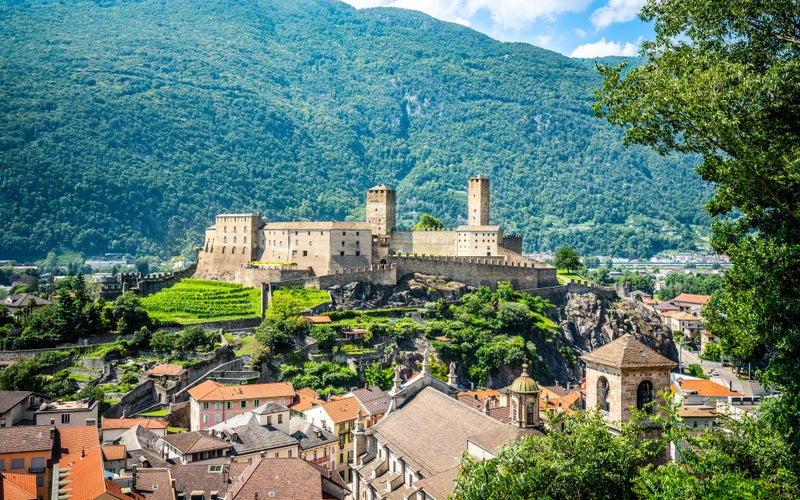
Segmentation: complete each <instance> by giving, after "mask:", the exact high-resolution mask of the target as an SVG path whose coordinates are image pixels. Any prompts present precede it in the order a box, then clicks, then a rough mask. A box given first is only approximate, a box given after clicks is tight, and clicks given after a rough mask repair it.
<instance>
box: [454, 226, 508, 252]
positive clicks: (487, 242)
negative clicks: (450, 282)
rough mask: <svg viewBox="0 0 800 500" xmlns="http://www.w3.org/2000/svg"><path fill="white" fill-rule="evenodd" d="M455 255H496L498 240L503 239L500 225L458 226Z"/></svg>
mask: <svg viewBox="0 0 800 500" xmlns="http://www.w3.org/2000/svg"><path fill="white" fill-rule="evenodd" d="M457 232H458V247H457V250H456V255H458V256H472V257H483V256H492V255H498V242H500V241H503V230H502V229H500V226H461V227H459V228H458V231H457Z"/></svg>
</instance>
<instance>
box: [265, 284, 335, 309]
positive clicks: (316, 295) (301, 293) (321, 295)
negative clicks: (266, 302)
mask: <svg viewBox="0 0 800 500" xmlns="http://www.w3.org/2000/svg"><path fill="white" fill-rule="evenodd" d="M281 295H291V296H292V297H294V298H295V299H296V300H297V301H298V302H299V303H298V307H302V308H305V309H311V308H312V307H314V306H318V305H320V304H323V303H325V302H329V301H330V300H331V296H330V294H329V293H328V292H326V291H325V290H315V289H313V288H302V287H295V288H282V289H280V290H275V291H274V292H272V296H273V297H276V298H277V297H280V296H281Z"/></svg>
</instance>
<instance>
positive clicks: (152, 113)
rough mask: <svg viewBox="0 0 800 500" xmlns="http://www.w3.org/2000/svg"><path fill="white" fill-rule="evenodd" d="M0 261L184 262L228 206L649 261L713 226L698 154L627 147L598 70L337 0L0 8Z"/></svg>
mask: <svg viewBox="0 0 800 500" xmlns="http://www.w3.org/2000/svg"><path fill="white" fill-rule="evenodd" d="M0 34H2V36H0V109H1V111H0V113H1V114H0V117H1V118H0V168H2V175H0V218H2V220H3V232H2V238H0V257H4V258H18V259H21V258H32V257H40V256H43V255H45V254H46V252H47V251H48V250H49V249H51V248H55V247H64V248H71V249H75V250H80V251H83V252H85V253H86V254H98V253H102V252H106V251H110V252H129V253H136V254H142V253H165V252H173V253H174V252H179V251H183V250H186V249H187V248H190V247H191V246H192V245H197V244H200V242H201V240H202V229H203V228H204V227H205V226H207V225H209V224H211V223H212V221H213V217H214V216H215V215H216V214H217V213H221V212H255V211H260V212H262V214H264V216H265V218H267V219H269V220H287V219H288V220H292V219H297V220H301V219H310V220H313V219H319V220H330V219H332V218H335V219H343V218H345V217H349V218H351V219H356V220H363V216H364V212H363V208H362V207H363V203H364V197H365V190H366V189H367V188H369V187H371V186H372V185H375V184H378V183H385V184H388V185H390V186H393V187H395V188H396V189H397V193H398V210H399V212H400V213H399V214H398V215H399V220H400V221H401V223H402V225H404V226H406V227H410V226H412V225H413V223H414V222H416V220H417V219H418V218H419V216H420V215H421V213H423V212H427V213H431V214H434V215H436V216H437V217H439V218H440V219H442V220H443V221H444V222H445V224H446V225H448V226H454V225H457V224H459V223H463V221H464V216H465V214H466V193H465V188H466V184H467V179H468V177H470V176H471V175H474V174H478V173H480V174H483V175H486V176H487V177H490V178H491V180H492V197H493V200H492V201H493V207H492V210H493V211H492V219H493V222H495V223H501V224H503V225H504V226H505V228H506V231H507V232H518V233H522V234H524V235H525V240H526V250H528V251H532V250H547V249H550V250H552V249H554V248H555V247H557V246H561V245H565V244H570V245H572V246H574V247H575V248H576V249H578V250H579V251H580V252H582V253H601V254H612V253H613V254H616V255H628V256H634V255H638V256H648V255H650V254H652V253H654V252H657V251H659V250H661V249H662V248H678V247H681V246H682V247H683V248H686V247H687V246H688V245H690V241H691V239H692V230H691V228H690V225H692V224H698V225H707V223H708V218H707V215H706V214H705V211H704V209H703V203H704V202H705V201H706V200H707V199H708V198H710V196H711V186H709V185H706V184H704V183H703V182H702V181H701V180H700V178H699V177H698V175H697V174H696V173H695V172H694V169H693V161H691V160H690V159H686V158H684V159H676V158H661V157H658V156H656V155H655V154H653V153H651V152H649V151H646V150H644V149H640V148H632V149H629V150H626V149H624V148H623V147H622V146H621V145H620V133H619V131H618V130H616V129H613V128H611V127H610V126H609V125H608V124H606V123H605V122H604V121H601V120H597V119H595V118H594V117H593V114H592V108H591V104H592V101H593V92H594V88H596V87H598V86H600V84H601V79H600V77H599V75H597V73H596V71H595V70H594V68H593V65H592V64H589V63H587V61H581V60H574V59H569V58H566V57H563V56H561V55H558V54H555V53H553V52H549V51H546V50H543V49H539V48H536V47H533V46H530V45H526V44H509V43H500V42H497V41H494V40H492V39H490V38H488V37H486V36H484V35H481V34H479V33H477V32H475V31H472V30H470V29H468V28H464V27H462V26H458V25H454V24H448V23H443V22H440V21H437V20H434V19H432V18H430V17H428V16H426V15H423V14H419V13H415V12H410V11H403V10H397V9H368V10H360V11H357V10H355V9H353V8H351V7H350V6H348V5H346V4H343V3H339V2H336V1H332V0H292V1H281V0H220V1H215V2H190V1H187V0H170V1H163V0H142V1H134V0H131V1H117V0H97V1H95V2H87V1H79V2H75V1H71V0H62V1H59V2H55V1H44V0H39V1H36V0H33V1H3V2H2V3H0Z"/></svg>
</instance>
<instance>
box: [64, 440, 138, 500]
mask: <svg viewBox="0 0 800 500" xmlns="http://www.w3.org/2000/svg"><path fill="white" fill-rule="evenodd" d="M58 465H59V468H60V470H62V471H65V472H67V475H66V477H65V478H64V479H63V480H64V481H69V482H68V483H66V484H65V486H64V489H65V490H67V491H66V492H65V494H67V495H69V496H70V498H76V499H77V498H87V499H89V498H98V497H100V496H102V495H104V494H107V495H110V496H112V497H115V498H119V499H129V498H132V497H131V496H128V495H125V494H123V493H122V490H121V489H120V488H119V486H118V485H116V484H114V483H112V482H111V481H106V478H105V472H104V470H103V459H102V457H101V455H100V447H99V446H97V447H95V448H92V449H90V450H87V451H86V452H78V453H76V454H71V455H67V456H65V457H63V458H62V459H61V460H60V461H59V462H58Z"/></svg>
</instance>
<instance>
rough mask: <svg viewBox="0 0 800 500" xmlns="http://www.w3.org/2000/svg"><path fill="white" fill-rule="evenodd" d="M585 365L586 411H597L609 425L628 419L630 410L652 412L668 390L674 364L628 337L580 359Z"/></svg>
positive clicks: (633, 338)
mask: <svg viewBox="0 0 800 500" xmlns="http://www.w3.org/2000/svg"><path fill="white" fill-rule="evenodd" d="M581 359H582V360H583V362H584V363H585V364H586V408H587V409H589V408H595V407H596V408H599V409H600V413H602V415H603V417H604V418H605V419H606V422H607V423H608V424H609V426H611V427H614V428H617V426H618V425H619V422H626V421H627V420H628V419H629V418H630V410H629V408H630V407H635V408H639V409H644V410H647V411H649V412H651V413H652V412H654V411H655V404H650V403H651V402H652V401H654V400H655V398H656V395H657V394H658V393H659V392H660V391H663V390H668V389H669V372H670V370H672V369H673V368H674V367H675V366H676V365H677V363H675V362H673V361H672V360H670V359H669V358H666V357H664V356H662V355H661V354H659V353H657V352H655V351H654V350H652V349H650V348H649V347H647V346H646V345H644V344H643V343H641V342H640V341H638V340H636V338H635V337H633V336H632V335H631V334H626V335H623V336H622V337H620V338H618V339H616V340H614V341H613V342H609V343H608V344H606V345H604V346H602V347H599V348H597V349H595V350H594V351H591V352H589V353H587V354H584V355H583V356H581Z"/></svg>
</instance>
